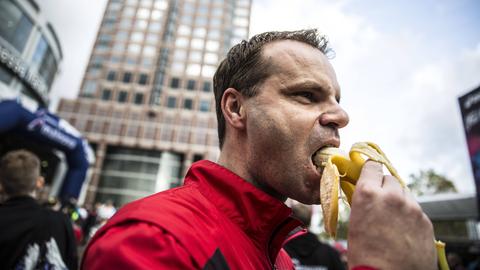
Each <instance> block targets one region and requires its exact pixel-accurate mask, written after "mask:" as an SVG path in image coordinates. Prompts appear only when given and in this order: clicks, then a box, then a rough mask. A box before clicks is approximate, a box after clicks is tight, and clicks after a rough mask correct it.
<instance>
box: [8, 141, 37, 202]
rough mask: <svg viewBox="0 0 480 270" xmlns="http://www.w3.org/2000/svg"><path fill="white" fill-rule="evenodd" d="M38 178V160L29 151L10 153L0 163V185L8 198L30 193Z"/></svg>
mask: <svg viewBox="0 0 480 270" xmlns="http://www.w3.org/2000/svg"><path fill="white" fill-rule="evenodd" d="M39 176H40V160H39V159H38V157H37V156H36V155H35V154H33V153H32V152H30V151H27V150H24V149H21V150H14V151H11V152H8V153H7V154H5V155H4V156H3V157H2V159H1V161H0V183H1V184H2V187H3V190H4V191H5V193H6V194H7V195H8V196H13V195H25V194H28V193H30V192H32V191H33V190H34V189H35V185H36V181H37V178H38V177H39Z"/></svg>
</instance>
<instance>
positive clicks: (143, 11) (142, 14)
mask: <svg viewBox="0 0 480 270" xmlns="http://www.w3.org/2000/svg"><path fill="white" fill-rule="evenodd" d="M148 17H150V10H149V9H147V8H140V9H138V11H137V18H140V19H148Z"/></svg>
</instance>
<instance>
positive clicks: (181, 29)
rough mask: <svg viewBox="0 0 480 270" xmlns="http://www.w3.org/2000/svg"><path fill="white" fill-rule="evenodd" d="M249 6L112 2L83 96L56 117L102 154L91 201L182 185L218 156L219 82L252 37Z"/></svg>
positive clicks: (237, 0)
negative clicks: (236, 48)
mask: <svg viewBox="0 0 480 270" xmlns="http://www.w3.org/2000/svg"><path fill="white" fill-rule="evenodd" d="M250 9H251V0H109V1H108V4H107V6H106V10H105V13H104V17H103V19H102V23H101V26H100V29H99V31H98V34H97V38H96V41H95V44H94V46H93V50H92V54H91V57H90V60H89V63H88V66H87V68H86V71H85V76H84V79H83V82H82V86H81V89H80V93H79V97H78V98H77V99H75V100H61V102H60V104H59V109H58V111H59V114H60V115H61V116H62V117H65V118H66V119H68V120H69V121H71V123H72V124H73V125H74V126H75V127H76V128H78V129H79V130H80V131H82V132H84V133H85V134H86V136H87V138H88V140H89V142H90V143H91V144H92V145H93V147H94V149H95V152H96V164H95V168H94V170H93V175H92V178H91V181H90V183H89V186H88V192H87V202H88V203H91V202H94V201H106V200H112V201H114V202H115V203H116V204H118V205H122V204H124V203H126V202H129V201H131V200H134V199H137V198H139V197H143V196H146V195H149V194H152V193H154V192H157V191H161V190H164V189H168V188H171V187H174V186H178V185H180V184H181V181H182V178H183V175H184V174H185V173H186V170H187V169H188V167H189V165H190V164H191V163H192V162H194V161H196V160H199V159H211V160H215V159H216V158H217V155H218V153H219V150H218V138H217V130H216V116H215V102H214V98H213V92H212V91H213V89H212V88H213V87H212V86H213V84H212V77H213V75H214V73H215V70H216V68H217V65H218V63H219V62H220V60H221V59H222V58H223V57H224V56H225V55H226V52H227V51H228V50H229V49H230V47H231V46H232V45H233V44H235V43H237V42H239V41H241V40H242V39H245V38H247V36H248V28H249V17H250Z"/></svg>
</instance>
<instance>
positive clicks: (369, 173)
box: [357, 160, 383, 187]
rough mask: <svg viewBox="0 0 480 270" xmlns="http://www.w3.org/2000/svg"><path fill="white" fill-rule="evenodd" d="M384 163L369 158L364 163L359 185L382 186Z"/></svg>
mask: <svg viewBox="0 0 480 270" xmlns="http://www.w3.org/2000/svg"><path fill="white" fill-rule="evenodd" d="M382 166H383V165H382V164H381V163H378V162H375V161H371V160H367V162H365V164H364V165H363V168H362V172H361V173H360V178H359V179H358V183H357V186H358V185H360V186H362V185H363V186H370V187H381V186H382V179H383V167H382Z"/></svg>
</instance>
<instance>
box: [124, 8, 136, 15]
mask: <svg viewBox="0 0 480 270" xmlns="http://www.w3.org/2000/svg"><path fill="white" fill-rule="evenodd" d="M134 14H135V8H133V7H126V8H124V9H123V17H133V15H134Z"/></svg>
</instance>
